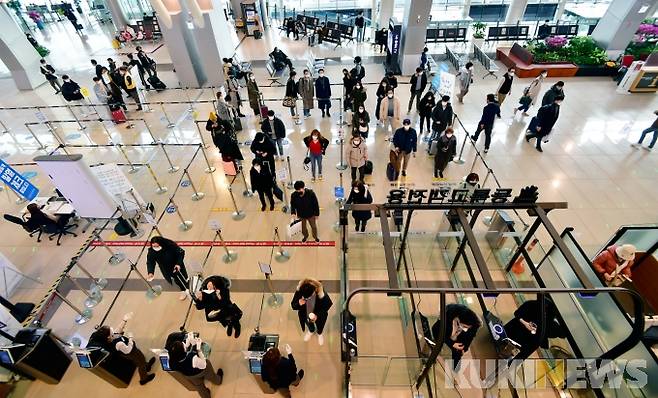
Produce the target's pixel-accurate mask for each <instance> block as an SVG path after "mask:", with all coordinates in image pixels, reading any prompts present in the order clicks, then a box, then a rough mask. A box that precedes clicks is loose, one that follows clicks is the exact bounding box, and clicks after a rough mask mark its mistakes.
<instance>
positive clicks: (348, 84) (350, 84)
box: [343, 69, 355, 122]
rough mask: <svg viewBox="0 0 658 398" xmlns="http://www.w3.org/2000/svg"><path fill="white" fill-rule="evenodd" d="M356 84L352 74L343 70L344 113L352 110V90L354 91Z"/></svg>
mask: <svg viewBox="0 0 658 398" xmlns="http://www.w3.org/2000/svg"><path fill="white" fill-rule="evenodd" d="M354 83H355V82H354V79H352V76H351V75H350V72H349V71H348V70H347V69H343V112H345V111H347V110H348V109H352V90H354ZM348 122H349V120H348Z"/></svg>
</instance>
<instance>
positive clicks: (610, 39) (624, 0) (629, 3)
mask: <svg viewBox="0 0 658 398" xmlns="http://www.w3.org/2000/svg"><path fill="white" fill-rule="evenodd" d="M657 4H658V0H613V1H612V3H610V5H609V6H608V10H607V11H606V12H605V14H604V15H603V18H601V20H600V21H599V23H598V24H597V25H596V28H595V29H594V32H592V38H593V39H594V40H596V42H597V43H598V44H599V45H600V46H601V47H603V48H604V49H605V50H606V51H607V52H608V55H609V56H610V58H611V59H615V58H617V57H618V56H619V55H620V54H622V53H623V52H624V50H625V49H626V46H628V43H630V41H631V40H632V39H633V36H634V35H635V31H636V30H637V28H638V27H639V26H640V23H642V20H644V19H645V18H648V17H651V16H652V15H653V13H654V11H655V10H656V5H657Z"/></svg>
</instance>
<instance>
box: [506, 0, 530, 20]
mask: <svg viewBox="0 0 658 398" xmlns="http://www.w3.org/2000/svg"><path fill="white" fill-rule="evenodd" d="M527 5H528V0H512V2H511V3H510V5H509V8H508V9H507V16H506V17H505V23H506V24H515V23H517V22H519V21H521V20H522V19H523V14H525V8H526V6H527Z"/></svg>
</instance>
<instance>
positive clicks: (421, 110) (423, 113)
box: [418, 91, 436, 135]
mask: <svg viewBox="0 0 658 398" xmlns="http://www.w3.org/2000/svg"><path fill="white" fill-rule="evenodd" d="M435 106H436V100H435V99H434V93H433V92H431V91H428V92H427V93H426V94H425V96H424V97H423V99H422V100H420V104H419V105H418V115H419V116H420V134H421V135H422V134H423V125H424V124H425V123H427V132H428V133H429V132H430V131H431V130H430V120H431V119H432V111H433V110H434V107H435Z"/></svg>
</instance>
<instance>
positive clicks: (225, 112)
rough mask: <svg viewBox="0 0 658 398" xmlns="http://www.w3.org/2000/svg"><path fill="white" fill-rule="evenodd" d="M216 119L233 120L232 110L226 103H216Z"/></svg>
mask: <svg viewBox="0 0 658 398" xmlns="http://www.w3.org/2000/svg"><path fill="white" fill-rule="evenodd" d="M217 117H219V118H220V119H221V120H228V121H231V120H233V109H232V107H231V105H229V104H228V103H227V102H226V101H217Z"/></svg>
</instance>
